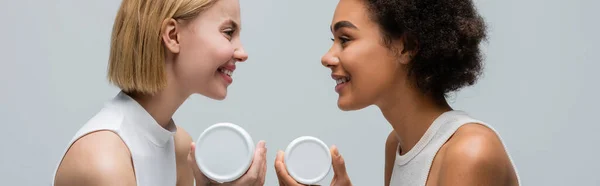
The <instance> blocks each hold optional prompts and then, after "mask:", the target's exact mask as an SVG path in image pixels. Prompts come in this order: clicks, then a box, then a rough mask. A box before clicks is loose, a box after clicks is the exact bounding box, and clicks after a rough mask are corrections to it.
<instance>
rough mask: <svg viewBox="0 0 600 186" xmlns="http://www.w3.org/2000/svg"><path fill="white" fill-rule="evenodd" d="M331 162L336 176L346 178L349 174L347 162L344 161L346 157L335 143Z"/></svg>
mask: <svg viewBox="0 0 600 186" xmlns="http://www.w3.org/2000/svg"><path fill="white" fill-rule="evenodd" d="M330 151H331V164H332V165H333V172H334V174H335V176H336V177H338V178H344V177H347V176H348V173H347V172H346V163H345V162H344V158H343V157H342V155H341V154H340V152H339V150H338V148H337V147H336V146H335V145H333V146H331V150H330Z"/></svg>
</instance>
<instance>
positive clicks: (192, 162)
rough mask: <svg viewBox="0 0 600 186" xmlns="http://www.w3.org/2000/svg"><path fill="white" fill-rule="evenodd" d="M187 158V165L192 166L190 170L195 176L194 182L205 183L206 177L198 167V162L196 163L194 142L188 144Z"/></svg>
mask: <svg viewBox="0 0 600 186" xmlns="http://www.w3.org/2000/svg"><path fill="white" fill-rule="evenodd" d="M187 159H188V165H189V166H190V168H192V171H193V172H194V177H195V178H196V182H199V183H207V182H208V178H206V176H204V174H202V172H201V171H200V168H199V167H198V164H197V163H196V144H195V143H194V142H192V143H191V145H190V152H189V153H188V158H187Z"/></svg>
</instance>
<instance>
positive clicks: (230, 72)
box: [218, 68, 233, 77]
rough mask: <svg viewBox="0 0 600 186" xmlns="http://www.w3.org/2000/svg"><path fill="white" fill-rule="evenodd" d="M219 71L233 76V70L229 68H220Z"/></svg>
mask: <svg viewBox="0 0 600 186" xmlns="http://www.w3.org/2000/svg"><path fill="white" fill-rule="evenodd" d="M218 71H219V72H220V73H222V74H225V75H227V76H229V77H231V74H233V71H231V70H227V69H225V68H219V69H218Z"/></svg>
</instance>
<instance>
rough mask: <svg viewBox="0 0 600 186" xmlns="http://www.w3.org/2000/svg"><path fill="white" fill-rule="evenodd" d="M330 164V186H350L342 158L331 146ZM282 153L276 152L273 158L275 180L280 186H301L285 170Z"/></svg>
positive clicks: (335, 148)
mask: <svg viewBox="0 0 600 186" xmlns="http://www.w3.org/2000/svg"><path fill="white" fill-rule="evenodd" d="M330 151H331V164H332V165H333V173H334V175H333V180H331V186H352V183H351V182H350V178H349V177H348V173H346V165H345V163H344V158H342V155H341V154H340V152H339V151H338V149H337V147H335V146H332V147H331V149H330ZM283 157H284V153H283V152H282V151H279V152H277V158H275V172H277V179H279V185H280V186H303V185H302V184H299V183H298V182H297V181H296V180H294V178H292V177H291V176H290V175H289V174H288V172H287V169H286V168H285V163H284V162H283V159H284V158H283Z"/></svg>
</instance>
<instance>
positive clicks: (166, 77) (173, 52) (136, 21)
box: [53, 0, 266, 186]
mask: <svg viewBox="0 0 600 186" xmlns="http://www.w3.org/2000/svg"><path fill="white" fill-rule="evenodd" d="M239 9H240V8H239V2H238V0H123V2H122V4H121V7H120V9H119V11H118V13H117V16H116V20H115V23H114V27H113V31H112V42H111V48H110V59H109V70H108V79H109V81H110V82H111V83H113V84H114V85H116V86H118V87H119V88H120V89H121V90H122V91H121V92H120V93H119V94H118V95H117V96H116V97H115V98H114V99H112V100H111V101H109V102H108V103H107V104H106V105H105V107H104V108H103V109H102V110H100V112H99V113H98V114H97V115H96V116H94V117H93V118H92V119H90V120H89V121H88V122H87V123H86V124H85V125H84V126H83V127H82V128H81V129H80V130H79V131H78V132H77V133H76V135H75V136H74V137H73V139H72V141H71V142H70V143H69V146H68V148H67V149H66V152H65V154H64V156H63V158H62V160H61V161H60V163H59V165H58V167H57V168H56V172H55V175H54V177H53V178H54V179H53V185H56V186H67V185H69V186H70V185H80V186H85V185H94V186H96V185H97V186H104V185H107V186H108V185H110V186H113V185H126V186H133V185H139V186H171V185H178V186H192V185H194V178H195V180H196V185H210V184H213V183H212V181H210V180H208V179H207V178H206V177H205V176H204V175H202V173H201V172H200V171H199V169H198V167H197V165H196V163H195V159H193V157H194V156H193V154H192V153H193V152H194V151H193V149H194V145H193V143H192V139H191V137H190V136H189V134H188V133H186V131H185V130H183V129H182V128H179V127H177V126H176V125H175V123H174V122H173V120H172V118H171V117H172V116H173V114H174V113H175V111H176V110H177V109H178V108H179V106H180V105H181V104H183V102H184V101H185V100H186V98H188V97H189V96H190V95H192V94H196V93H197V94H201V95H204V96H206V97H209V98H212V99H217V100H222V99H224V98H225V97H226V95H227V87H228V86H229V85H230V84H231V83H232V81H233V79H232V78H231V73H233V71H234V70H235V68H236V66H235V65H236V62H244V61H245V60H246V59H247V57H248V56H247V54H246V52H245V51H244V49H243V47H242V44H241V43H240V38H239V36H240V25H241V22H240V10H239ZM255 152H256V153H255V156H254V160H253V163H252V165H251V167H250V169H249V170H248V172H247V173H246V174H245V175H244V176H242V177H241V178H239V179H238V180H236V181H234V182H232V183H227V184H228V185H244V186H247V185H251V186H252V185H263V183H264V179H265V173H266V168H265V167H266V163H265V162H266V161H265V158H266V148H265V144H264V141H261V142H259V144H258V145H257V149H256V151H255Z"/></svg>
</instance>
